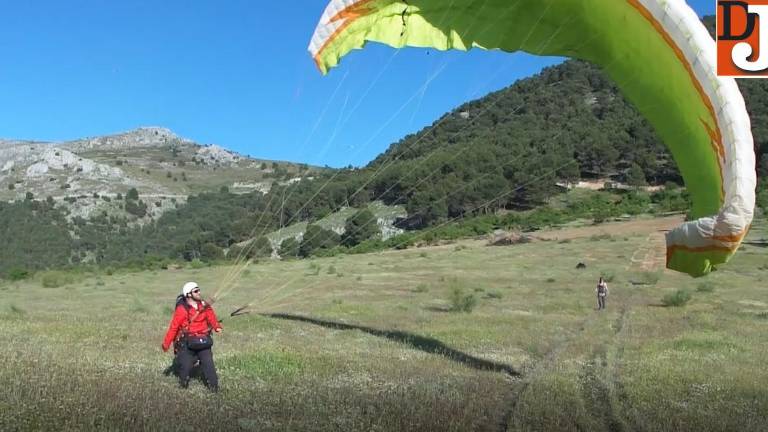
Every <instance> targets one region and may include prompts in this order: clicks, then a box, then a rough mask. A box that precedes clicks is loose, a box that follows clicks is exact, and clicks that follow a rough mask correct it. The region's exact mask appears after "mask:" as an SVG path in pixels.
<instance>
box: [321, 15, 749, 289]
mask: <svg viewBox="0 0 768 432" xmlns="http://www.w3.org/2000/svg"><path fill="white" fill-rule="evenodd" d="M368 41H374V42H381V43H384V44H387V45H391V46H393V47H398V48H399V47H403V46H415V47H430V48H436V49H440V50H447V49H459V50H467V49H470V48H483V49H500V50H504V51H508V52H514V51H526V52H528V53H532V54H537V55H556V56H567V57H573V58H579V59H583V60H587V61H590V62H592V63H595V64H597V65H599V66H601V67H602V68H603V70H604V71H605V72H606V73H607V74H608V75H609V76H610V77H611V78H612V79H613V80H614V81H615V82H616V83H617V85H618V86H619V88H621V90H622V92H623V93H624V95H625V96H626V97H627V99H629V100H630V101H631V102H632V103H633V104H634V105H635V106H636V107H637V109H638V110H639V111H640V112H641V113H642V114H643V115H644V116H645V117H646V118H647V119H648V121H649V122H650V123H651V124H652V125H653V127H654V128H655V129H656V132H657V133H658V135H659V136H660V137H661V139H662V140H663V141H664V142H665V143H666V145H667V146H668V148H669V149H670V151H671V153H672V155H673V157H674V158H675V161H676V162H677V164H678V166H679V168H680V171H681V173H682V175H683V178H684V179H685V183H686V187H687V188H688V191H689V192H690V195H691V198H692V201H693V208H692V209H691V216H692V218H693V219H695V220H693V221H691V222H687V223H685V224H683V225H681V226H680V227H678V228H676V229H674V230H673V231H671V232H670V233H668V234H667V267H669V268H671V269H675V270H679V271H682V272H685V273H689V274H691V275H694V276H700V275H703V274H706V273H708V272H710V271H711V270H712V267H713V266H714V265H716V264H721V263H724V262H726V261H728V259H729V258H730V257H731V256H732V255H733V253H734V252H735V251H736V249H737V248H738V246H739V244H740V243H741V241H742V239H743V238H744V236H745V235H746V232H747V230H748V228H749V225H750V223H751V221H752V217H753V211H754V202H755V186H756V178H755V155H754V150H753V141H752V135H751V132H750V122H749V117H748V115H747V112H746V109H745V107H744V100H743V98H742V96H741V93H740V92H739V90H738V87H737V86H736V83H735V81H734V80H733V79H730V78H721V77H717V76H716V75H715V66H714V65H715V61H716V57H715V44H714V41H713V40H712V38H711V37H710V36H709V34H708V33H707V31H706V29H705V28H704V26H703V25H702V24H701V22H700V21H699V19H698V16H697V15H696V14H695V12H694V11H693V10H691V9H690V7H689V6H688V5H687V4H686V3H685V1H684V0H451V1H445V0H407V1H405V0H403V1H396V0H334V1H331V2H330V4H329V5H328V6H327V8H326V10H325V12H324V14H323V16H322V18H321V20H320V23H319V24H318V26H317V29H316V30H315V34H314V36H313V38H312V41H311V43H310V46H309V50H310V52H311V54H312V56H313V58H314V60H315V62H316V63H317V66H318V67H319V68H320V70H321V71H322V72H323V73H326V72H327V71H328V70H329V69H330V68H332V67H334V66H336V65H337V64H338V63H339V61H340V59H341V58H342V57H343V56H344V55H346V54H347V53H348V52H349V51H351V50H353V49H359V48H362V47H363V46H364V45H365V44H366V42H368Z"/></svg>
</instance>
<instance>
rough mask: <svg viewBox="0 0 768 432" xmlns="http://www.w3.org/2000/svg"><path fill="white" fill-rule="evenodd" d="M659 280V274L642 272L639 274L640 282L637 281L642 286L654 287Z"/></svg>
mask: <svg viewBox="0 0 768 432" xmlns="http://www.w3.org/2000/svg"><path fill="white" fill-rule="evenodd" d="M660 279H661V273H660V272H650V271H646V272H642V273H640V280H639V281H638V282H639V283H640V284H642V285H656V284H657V283H659V280H660Z"/></svg>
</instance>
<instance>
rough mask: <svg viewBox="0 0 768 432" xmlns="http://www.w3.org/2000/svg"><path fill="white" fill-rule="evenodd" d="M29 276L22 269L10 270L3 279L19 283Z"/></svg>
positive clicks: (27, 272)
mask: <svg viewBox="0 0 768 432" xmlns="http://www.w3.org/2000/svg"><path fill="white" fill-rule="evenodd" d="M29 276H30V273H29V271H27V270H25V269H22V268H12V269H10V270H8V273H7V274H6V275H5V278H6V279H8V280H11V281H20V280H23V279H26V278H28V277H29Z"/></svg>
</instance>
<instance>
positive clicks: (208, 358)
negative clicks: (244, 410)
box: [176, 345, 219, 391]
mask: <svg viewBox="0 0 768 432" xmlns="http://www.w3.org/2000/svg"><path fill="white" fill-rule="evenodd" d="M198 359H199V360H200V369H202V371H203V376H204V377H205V382H206V383H207V384H208V388H209V389H211V390H213V391H217V390H218V389H219V376H218V375H216V366H215V365H214V364H213V352H212V351H211V349H210V348H208V349H205V350H200V351H192V350H190V349H188V348H187V347H185V346H183V345H182V346H181V347H180V349H179V352H178V353H176V361H177V362H178V364H179V381H180V382H181V386H182V387H187V385H188V384H189V373H190V372H191V371H192V366H194V365H195V360H198Z"/></svg>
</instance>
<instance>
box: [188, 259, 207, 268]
mask: <svg viewBox="0 0 768 432" xmlns="http://www.w3.org/2000/svg"><path fill="white" fill-rule="evenodd" d="M189 267H191V268H193V269H201V268H203V267H205V263H204V262H202V261H200V259H198V258H195V259H193V260H192V261H190V262H189Z"/></svg>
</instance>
